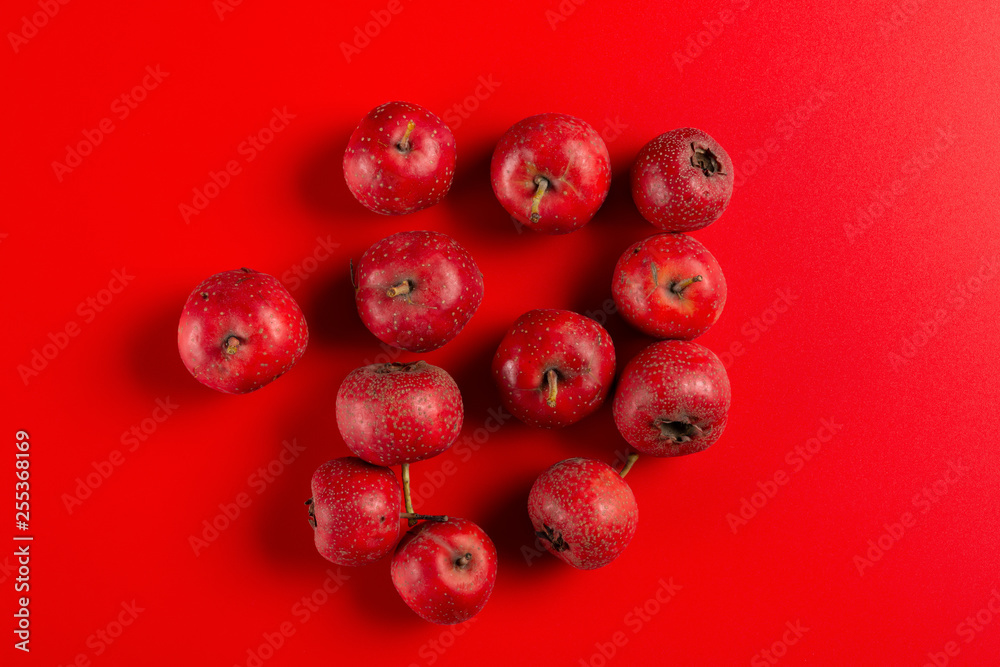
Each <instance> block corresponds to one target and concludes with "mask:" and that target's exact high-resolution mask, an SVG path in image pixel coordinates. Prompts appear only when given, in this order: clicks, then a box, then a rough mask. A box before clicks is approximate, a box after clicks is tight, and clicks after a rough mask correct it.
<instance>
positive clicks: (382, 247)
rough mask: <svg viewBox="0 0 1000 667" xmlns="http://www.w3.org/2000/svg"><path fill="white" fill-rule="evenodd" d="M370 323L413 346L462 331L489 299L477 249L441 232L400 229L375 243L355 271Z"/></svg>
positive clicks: (384, 337) (420, 348)
mask: <svg viewBox="0 0 1000 667" xmlns="http://www.w3.org/2000/svg"><path fill="white" fill-rule="evenodd" d="M354 286H355V287H354V289H355V302H356V303H357V306H358V314H359V315H360V316H361V321H362V322H364V325H365V326H366V327H367V328H368V330H369V331H371V332H372V333H373V334H375V336H376V337H378V339H379V340H381V341H382V342H384V343H388V344H389V345H393V346H395V347H400V348H403V349H404V350H409V351H411V352H428V351H430V350H434V349H437V348H439V347H441V346H442V345H444V344H445V343H447V342H448V341H450V340H451V339H452V338H454V337H455V336H457V335H458V332H460V331H461V330H462V329H463V328H464V327H465V325H466V324H468V322H469V320H470V319H472V316H473V315H474V314H475V312H476V310H477V309H478V308H479V304H480V303H482V300H483V274H482V273H481V272H480V271H479V267H478V266H476V262H475V260H473V259H472V255H470V254H469V253H468V251H467V250H465V248H463V247H462V246H460V245H458V243H456V242H455V240H454V239H452V238H451V237H450V236H447V235H445V234H441V233H440V232H431V231H414V232H400V233H398V234H393V235H392V236H389V237H387V238H384V239H382V240H381V241H379V242H378V243H376V244H374V245H373V246H372V247H370V248H369V249H368V250H366V251H365V253H364V255H362V256H361V260H360V261H359V262H358V265H357V267H356V268H355V273H354Z"/></svg>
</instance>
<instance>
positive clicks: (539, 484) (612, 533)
mask: <svg viewBox="0 0 1000 667" xmlns="http://www.w3.org/2000/svg"><path fill="white" fill-rule="evenodd" d="M528 515H529V516H530V517H531V525H532V526H534V528H535V534H536V535H538V538H539V540H540V541H541V543H542V544H543V545H544V546H545V548H546V549H548V550H549V552H550V553H552V554H554V555H555V556H556V557H557V558H559V559H560V560H563V561H565V562H567V563H569V564H570V565H572V566H573V567H575V568H578V569H581V570H593V569H596V568H599V567H604V566H605V565H607V564H608V563H610V562H611V561H613V560H615V559H616V558H618V556H619V555H621V553H622V552H623V551H624V550H625V547H627V546H628V544H629V542H631V541H632V537H633V535H635V528H636V524H637V523H638V520H639V508H638V507H637V506H636V504H635V496H634V495H633V494H632V489H631V488H630V487H629V485H628V483H627V482H626V481H625V480H624V479H623V478H622V477H621V475H619V474H618V473H616V472H615V471H614V469H612V468H611V466H609V465H608V464H606V463H602V462H601V461H595V460H593V459H583V458H573V459H566V460H565V461H560V462H559V463H557V464H555V465H554V466H552V467H551V468H549V469H548V470H546V471H545V472H543V473H542V474H541V475H539V476H538V479H536V480H535V483H534V484H533V485H532V487H531V493H530V494H529V495H528Z"/></svg>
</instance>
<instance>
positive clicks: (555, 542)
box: [535, 524, 569, 551]
mask: <svg viewBox="0 0 1000 667" xmlns="http://www.w3.org/2000/svg"><path fill="white" fill-rule="evenodd" d="M535 535H537V536H538V537H540V538H541V539H543V540H546V541H547V542H548V543H549V544H551V545H552V548H553V549H555V550H556V551H566V550H567V549H569V545H568V544H567V543H566V540H564V539H563V536H562V533H560V532H558V531H556V530H555V529H553V528H552V526H548V525H545V524H542V530H537V531H535Z"/></svg>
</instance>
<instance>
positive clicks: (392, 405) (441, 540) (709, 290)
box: [178, 102, 733, 624]
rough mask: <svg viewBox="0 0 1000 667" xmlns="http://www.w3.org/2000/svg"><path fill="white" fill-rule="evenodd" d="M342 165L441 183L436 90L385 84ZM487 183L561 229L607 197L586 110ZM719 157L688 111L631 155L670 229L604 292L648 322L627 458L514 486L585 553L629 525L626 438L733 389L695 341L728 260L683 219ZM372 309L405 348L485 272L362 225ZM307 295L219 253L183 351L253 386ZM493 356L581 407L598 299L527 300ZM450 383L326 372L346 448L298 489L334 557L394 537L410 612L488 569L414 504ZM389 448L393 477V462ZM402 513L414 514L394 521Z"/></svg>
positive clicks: (377, 186)
mask: <svg viewBox="0 0 1000 667" xmlns="http://www.w3.org/2000/svg"><path fill="white" fill-rule="evenodd" d="M343 166H344V177H345V180H346V182H347V186H348V188H349V189H350V191H351V193H352V194H353V195H354V197H355V198H356V199H357V200H358V201H359V202H360V203H361V204H363V205H364V206H365V207H367V208H369V209H370V210H372V211H374V212H376V213H380V214H385V215H399V214H406V213H411V212H413V211H418V210H420V209H423V208H426V207H428V206H432V205H434V204H436V203H437V202H439V201H440V200H441V199H442V198H443V197H444V196H445V195H446V194H447V192H448V190H449V189H450V187H451V183H452V178H453V176H454V172H455V139H454V136H453V135H452V133H451V130H450V129H449V128H448V126H447V125H445V124H444V123H443V122H442V121H441V120H440V119H439V118H438V117H437V116H435V115H434V114H433V113H431V112H430V111H428V110H426V109H424V108H422V107H419V106H416V105H413V104H408V103H403V102H391V103H388V104H384V105H382V106H380V107H377V108H376V109H373V110H372V111H371V112H370V113H369V114H368V115H367V116H366V117H365V118H364V119H363V120H362V121H361V123H360V124H359V125H358V127H357V129H356V130H355V131H354V133H353V134H352V135H351V138H350V141H349V143H348V147H347V150H346V152H345V155H344V165H343ZM490 177H491V181H492V186H493V191H494V193H495V194H496V197H497V199H498V200H499V202H500V204H501V205H502V206H503V207H504V209H505V210H506V211H507V212H508V213H509V214H510V215H511V217H512V218H513V219H514V220H515V221H516V222H517V223H518V224H520V225H523V226H524V227H527V228H529V229H531V230H534V231H536V232H540V233H547V234H566V233H569V232H572V231H574V230H576V229H579V228H580V227H582V226H583V225H585V224H586V223H587V222H588V221H589V220H590V219H591V218H592V217H593V216H594V214H595V213H596V212H597V210H598V209H599V208H600V207H601V205H602V203H603V202H604V200H605V198H606V197H607V194H608V190H609V187H610V182H611V168H610V160H609V156H608V150H607V148H606V147H605V145H604V142H603V141H602V140H601V138H600V136H599V135H598V134H597V133H596V132H595V131H594V130H593V128H591V127H590V125H588V124H587V123H586V122H584V121H583V120H580V119H579V118H574V117H573V116H568V115H565V114H555V113H547V114H541V115H537V116H532V117H530V118H526V119H524V120H522V121H520V122H519V123H516V124H515V125H514V126H513V127H511V128H510V129H509V130H507V132H506V133H505V134H504V135H503V136H502V137H501V138H500V140H499V142H498V144H497V146H496V149H495V151H494V153H493V159H492V162H491V167H490ZM732 189H733V180H732V163H731V161H730V159H729V156H728V155H727V154H726V152H725V151H724V150H723V149H722V147H721V146H719V144H718V143H717V142H716V141H715V140H713V139H712V138H711V137H709V136H708V135H707V134H705V133H704V132H701V131H699V130H695V129H691V128H683V129H679V130H674V131H671V132H667V133H665V134H663V135H660V136H659V137H656V138H655V139H653V140H652V141H650V142H649V143H648V144H646V145H645V146H644V147H643V148H642V150H641V151H640V152H639V154H638V156H637V157H636V160H635V162H634V164H633V166H632V171H631V190H632V197H633V199H634V201H635V204H636V206H637V208H638V209H639V212H640V213H641V214H642V216H643V217H644V218H645V219H646V220H648V221H649V222H650V223H652V224H653V225H655V226H656V227H658V228H660V229H661V230H663V233H659V234H656V235H654V236H651V237H649V238H647V239H645V240H642V241H640V242H638V243H635V244H634V245H632V246H631V247H629V248H627V249H626V250H625V251H624V253H622V255H621V257H620V259H619V260H618V263H617V265H616V267H615V270H614V275H613V277H612V295H613V297H614V302H615V304H616V305H617V308H618V312H620V313H621V314H622V316H623V317H624V318H625V320H626V321H627V322H629V323H630V324H631V325H632V326H634V327H635V328H636V329H638V330H639V331H641V332H643V333H644V334H647V335H648V336H651V337H653V338H656V339H660V340H658V341H657V342H654V343H652V344H651V345H649V346H648V347H647V348H645V349H644V350H643V351H642V352H640V353H639V354H638V355H636V356H635V358H633V359H632V360H631V361H629V362H628V364H626V366H625V368H624V370H623V371H622V373H621V375H620V376H619V377H618V384H617V388H616V390H615V395H614V399H613V406H612V412H613V415H614V420H615V424H616V426H617V428H618V431H619V432H620V433H621V435H622V437H623V438H624V439H625V441H626V442H627V443H628V445H629V447H630V450H631V453H630V454H629V457H628V461H627V463H626V464H625V466H623V468H622V469H621V470H617V471H616V470H615V469H614V468H612V467H611V466H610V465H608V464H606V463H603V462H601V461H597V460H593V459H584V458H570V459H567V460H565V461H561V462H559V463H557V464H555V465H554V466H552V467H551V468H549V469H548V470H546V471H544V472H543V473H542V474H541V475H539V477H538V478H537V479H536V481H535V483H534V485H533V486H532V488H531V492H530V494H529V497H528V508H527V509H528V516H529V518H530V520H531V523H532V525H533V527H534V530H535V532H536V534H537V535H538V537H539V539H540V541H541V542H542V544H544V545H545V547H546V548H547V549H548V550H549V551H550V552H551V553H552V554H554V555H555V556H556V557H558V558H560V559H561V560H563V561H565V562H567V563H569V564H570V565H572V566H574V567H577V568H580V569H593V568H598V567H602V566H604V565H607V564H608V563H610V562H611V561H613V560H614V559H615V558H617V557H618V556H619V555H620V554H621V553H622V551H623V550H624V549H625V548H626V546H627V545H628V544H629V542H630V541H631V539H632V537H633V535H634V533H635V529H636V523H637V520H638V509H637V505H636V500H635V496H634V494H633V493H632V490H631V488H630V487H629V485H628V483H627V482H626V481H625V476H626V474H627V473H628V472H629V470H630V469H631V468H632V465H633V464H634V463H635V461H636V459H637V458H638V456H639V455H641V454H642V455H650V456H657V457H663V456H681V455H685V454H691V453H694V452H699V451H702V450H704V449H706V448H707V447H709V446H710V445H712V444H713V443H714V442H715V441H717V440H718V439H719V436H720V435H721V434H722V431H723V429H724V428H725V425H726V419H727V414H728V411H729V403H730V387H729V380H728V377H727V375H726V371H725V368H724V367H723V365H722V363H721V362H720V361H719V359H718V358H717V357H716V356H715V355H714V354H713V353H712V352H711V351H710V350H708V349H706V348H704V347H702V346H701V345H699V344H697V343H694V342H692V339H694V338H696V337H697V336H699V335H701V334H703V333H705V331H707V330H708V329H709V328H710V327H711V326H712V325H713V324H714V323H715V322H716V320H718V318H719V315H720V313H721V312H722V309H723V307H724V305H725V302H726V282H725V278H724V277H723V274H722V270H721V268H720V267H719V264H718V262H716V260H715V258H714V257H713V256H712V254H711V253H710V252H709V251H708V250H707V249H706V248H705V247H704V246H703V245H702V244H700V243H699V242H698V241H696V240H695V239H693V238H691V237H690V236H686V235H685V234H683V232H687V231H692V230H696V229H700V228H702V227H705V226H707V225H709V224H711V223H712V222H713V221H715V220H716V219H718V218H719V216H720V215H722V212H723V210H724V209H725V208H726V206H727V204H728V202H729V198H730V196H731V195H732ZM352 281H353V284H354V290H355V301H356V304H357V310H358V314H359V316H360V318H361V321H362V322H363V323H364V325H365V326H366V327H367V328H368V329H369V330H370V331H371V332H372V333H373V334H374V335H375V336H376V337H377V338H378V339H379V340H381V341H383V342H384V343H386V344H388V345H392V346H395V347H398V348H401V349H404V350H408V351H410V352H418V353H419V352H427V351H430V350H435V349H437V348H439V347H441V346H442V345H444V344H446V343H447V342H448V341H450V340H452V339H453V338H455V336H457V335H458V334H459V332H460V331H461V330H462V329H463V328H464V327H465V325H466V324H467V323H468V322H469V320H470V319H471V318H472V316H473V315H474V314H475V312H476V310H477V309H478V308H479V305H480V303H481V302H482V298H483V276H482V273H481V272H480V271H479V268H478V267H477V266H476V263H475V261H474V260H473V258H472V256H471V255H470V254H469V253H468V252H467V251H466V250H465V249H464V248H462V247H461V246H460V245H459V244H458V243H457V242H456V241H455V240H454V239H452V238H450V237H448V236H446V235H445V234H441V233H439V232H434V231H406V232H400V233H397V234H394V235H392V236H389V237H387V238H384V239H382V240H380V241H378V242H377V243H375V244H374V245H372V246H371V247H370V248H369V249H368V250H367V251H366V252H365V253H364V254H363V255H362V256H361V258H360V260H359V261H358V262H357V264H356V265H355V266H354V268H353V270H352ZM307 342H308V330H307V327H306V322H305V319H304V317H303V315H302V311H301V310H300V309H299V307H298V305H297V304H296V303H295V301H294V300H293V299H292V297H291V296H290V295H289V294H288V292H287V290H285V289H284V287H283V286H282V285H281V284H280V283H279V282H278V281H277V280H276V279H275V278H273V277H272V276H269V275H267V274H263V273H257V272H255V271H251V270H250V269H241V270H238V271H228V272H224V273H219V274H217V275H214V276H212V277H210V278H209V279H207V280H206V281H205V282H203V283H202V284H201V285H199V286H198V287H197V288H195V290H194V291H193V292H192V293H191V295H190V297H189V298H188V301H187V304H186V305H185V307H184V310H183V313H182V315H181V320H180V325H179V328H178V346H179V348H180V354H181V358H182V359H183V361H184V364H185V365H186V366H187V368H188V370H189V371H190V372H191V374H192V375H194V377H195V378H196V379H198V380H199V381H200V382H202V383H203V384H205V385H207V386H209V387H211V388H213V389H217V390H219V391H223V392H227V393H245V392H249V391H254V390H256V389H259V388H260V387H262V386H264V385H265V384H267V383H268V382H271V381H272V380H274V379H276V378H277V377H279V376H280V375H282V374H283V373H285V372H286V371H287V370H288V369H289V368H291V367H292V366H293V365H294V364H295V363H296V362H297V361H298V360H299V358H301V356H302V354H303V352H304V351H305V347H306V344H307ZM492 374H493V378H494V380H495V382H496V386H497V388H498V390H499V393H500V396H501V399H502V401H503V404H504V406H505V407H506V408H507V409H508V410H509V411H510V413H511V414H513V415H514V416H515V417H517V418H518V419H519V420H521V421H522V422H524V423H525V424H528V425H530V426H535V427H542V428H559V427H563V426H567V425H569V424H573V423H576V422H578V421H579V420H581V419H583V418H585V417H586V416H588V415H589V414H591V413H593V412H594V411H595V410H596V409H597V408H598V407H599V406H600V405H601V404H602V403H603V401H604V400H605V399H606V398H607V396H608V394H609V392H610V389H611V386H612V383H613V382H614V380H615V348H614V345H613V343H612V341H611V337H610V336H609V335H608V332H607V331H606V330H605V329H604V328H603V327H602V326H601V325H600V324H598V323H597V322H595V321H594V320H592V319H590V318H587V317H584V316H583V315H580V314H578V313H574V312H570V311H566V310H551V309H549V310H531V311H528V312H526V313H524V314H523V315H521V316H520V317H519V318H517V320H516V321H515V322H514V323H513V325H512V326H511V328H510V329H509V331H507V333H506V335H505V336H504V337H503V340H502V341H501V343H500V346H499V348H498V349H497V351H496V354H495V356H494V358H493V363H492ZM463 416H464V410H463V403H462V394H461V392H460V390H459V387H458V385H457V384H456V383H455V380H454V379H453V378H452V377H451V375H449V374H448V372H447V371H445V370H444V369H442V368H438V367H436V366H433V365H431V364H428V363H426V362H425V361H415V362H411V363H388V364H373V365H369V366H363V367H361V368H357V369H355V370H354V371H352V372H351V373H349V374H348V375H347V377H346V378H345V379H344V380H343V382H342V384H341V385H340V389H339V391H338V393H337V401H336V418H337V426H338V429H339V431H340V434H341V436H342V438H343V440H344V442H345V443H346V445H347V447H348V449H349V450H350V451H351V452H352V453H353V454H354V456H351V457H344V458H339V459H334V460H331V461H327V462H326V463H324V464H323V465H321V466H320V467H319V468H318V469H317V470H316V472H315V473H314V475H313V477H312V497H311V498H310V499H309V500H308V501H307V503H306V504H307V505H308V506H309V521H310V523H311V524H312V526H313V537H314V542H315V545H316V549H317V550H318V551H319V553H320V554H321V555H322V556H323V557H324V558H326V559H328V560H330V561H332V562H334V563H337V564H340V565H352V566H353V565H364V564H367V563H372V562H374V561H377V560H380V559H382V558H384V557H386V556H388V555H389V554H390V553H392V560H391V565H390V575H391V578H392V582H393V584H394V586H395V588H396V590H397V591H398V592H399V594H400V596H401V597H402V598H403V600H404V601H405V602H406V604H407V605H409V606H410V607H411V608H412V609H413V610H414V611H415V612H416V613H417V614H419V615H420V616H421V617H422V618H424V619H426V620H428V621H431V622H434V623H441V624H453V623H459V622H462V621H464V620H467V619H469V618H471V617H472V616H474V615H475V614H477V613H478V612H479V611H480V610H481V609H482V608H483V606H484V605H485V604H486V601H487V600H488V598H489V596H490V593H491V592H492V589H493V584H494V581H495V578H496V569H497V552H496V549H495V547H494V545H493V543H492V542H491V541H490V538H489V537H488V536H487V535H486V533H485V532H484V531H483V530H482V529H481V528H480V527H479V526H477V525H476V524H474V523H473V522H471V521H468V520H466V519H460V518H455V517H449V516H437V515H421V514H415V513H414V512H413V510H412V505H411V502H410V490H409V481H410V464H412V463H415V462H418V461H423V460H425V459H428V458H430V457H432V456H436V455H437V454H440V453H442V452H444V451H446V450H447V449H448V448H449V447H451V445H452V444H453V443H454V442H455V440H456V438H457V437H458V434H459V432H460V431H461V428H462V423H463ZM397 465H398V466H400V468H401V478H402V484H400V482H399V481H398V480H397V478H396V474H395V473H394V472H393V471H392V470H391V468H390V466H397ZM400 519H405V520H406V521H407V522H408V526H409V530H408V531H407V533H406V534H405V535H403V536H402V538H400V532H401V526H400Z"/></svg>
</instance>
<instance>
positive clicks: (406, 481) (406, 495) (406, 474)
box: [401, 463, 417, 526]
mask: <svg viewBox="0 0 1000 667" xmlns="http://www.w3.org/2000/svg"><path fill="white" fill-rule="evenodd" d="M401 468H402V469H403V504H404V505H405V506H406V513H407V514H410V515H412V514H413V501H412V500H410V464H409V463H404V464H403V465H402V466H401ZM406 525H408V526H415V525H417V520H416V519H414V518H413V517H412V516H408V517H407V521H406Z"/></svg>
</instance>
